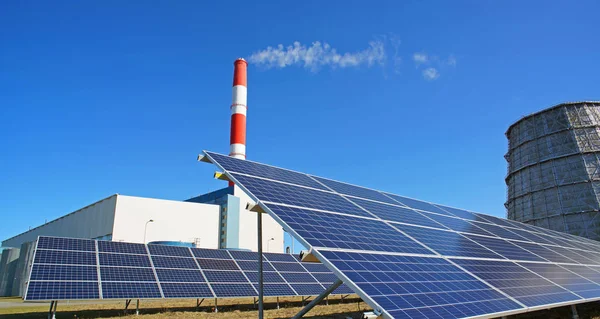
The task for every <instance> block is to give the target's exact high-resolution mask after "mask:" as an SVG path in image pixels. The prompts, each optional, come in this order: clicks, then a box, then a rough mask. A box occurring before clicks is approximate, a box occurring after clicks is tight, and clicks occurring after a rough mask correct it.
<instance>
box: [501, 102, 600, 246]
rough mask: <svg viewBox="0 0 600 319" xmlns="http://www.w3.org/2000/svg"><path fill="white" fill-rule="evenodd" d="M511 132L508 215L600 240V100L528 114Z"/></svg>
mask: <svg viewBox="0 0 600 319" xmlns="http://www.w3.org/2000/svg"><path fill="white" fill-rule="evenodd" d="M506 137H507V138H508V153H507V154H506V156H505V158H506V161H507V162H508V174H507V177H506V185H507V186H508V191H507V192H508V194H507V201H506V204H505V206H506V209H507V217H508V218H509V219H512V220H517V221H520V222H524V223H528V224H531V225H535V226H540V227H544V228H549V229H553V230H557V231H561V232H566V233H570V234H573V235H577V236H583V237H587V238H590V239H594V240H600V205H599V203H600V157H599V156H600V102H573V103H563V104H559V105H556V106H553V107H550V108H548V109H545V110H543V111H540V112H537V113H534V114H531V115H528V116H526V117H523V118H522V119H520V120H519V121H517V122H516V123H514V124H513V125H511V126H510V127H509V128H508V130H507V131H506Z"/></svg>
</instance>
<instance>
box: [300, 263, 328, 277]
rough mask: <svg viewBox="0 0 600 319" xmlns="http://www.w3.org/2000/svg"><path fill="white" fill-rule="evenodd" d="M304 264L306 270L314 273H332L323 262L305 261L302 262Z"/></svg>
mask: <svg viewBox="0 0 600 319" xmlns="http://www.w3.org/2000/svg"><path fill="white" fill-rule="evenodd" d="M302 266H304V268H306V270H308V272H310V273H313V274H314V273H321V272H325V273H330V274H332V273H331V271H329V269H327V267H325V265H323V264H321V263H310V262H304V263H302ZM332 275H333V274H332Z"/></svg>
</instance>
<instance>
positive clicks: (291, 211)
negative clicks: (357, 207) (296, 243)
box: [267, 204, 431, 254]
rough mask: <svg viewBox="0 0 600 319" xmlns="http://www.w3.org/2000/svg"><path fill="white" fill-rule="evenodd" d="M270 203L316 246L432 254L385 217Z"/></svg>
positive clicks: (272, 208) (284, 218)
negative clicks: (367, 216) (360, 216)
mask: <svg viewBox="0 0 600 319" xmlns="http://www.w3.org/2000/svg"><path fill="white" fill-rule="evenodd" d="M267 206H268V207H269V208H270V209H271V210H273V211H274V212H275V214H277V216H279V217H280V218H281V219H283V221H285V222H286V223H287V224H288V225H290V226H291V227H292V228H294V229H295V230H296V232H297V233H298V234H299V235H300V236H302V238H304V239H305V240H306V241H308V242H309V243H310V244H311V245H312V246H316V247H334V248H345V249H358V250H378V251H388V252H401V253H415V254H431V252H430V251H429V250H428V249H426V248H424V247H422V246H421V245H419V244H417V243H416V242H415V241H413V240H412V239H410V238H408V237H406V236H404V235H402V234H401V233H399V232H398V231H396V230H395V229H394V228H392V227H391V226H389V225H387V224H385V223H383V222H381V221H377V220H372V219H365V218H356V217H350V216H342V215H335V214H328V213H322V212H316V211H311V210H306V209H299V208H290V207H286V206H279V205H273V204H268V205H267ZM398 226H400V225H398Z"/></svg>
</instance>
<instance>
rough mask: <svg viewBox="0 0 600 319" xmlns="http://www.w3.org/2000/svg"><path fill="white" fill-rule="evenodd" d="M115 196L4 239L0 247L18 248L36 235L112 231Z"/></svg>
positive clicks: (91, 234) (79, 235)
mask: <svg viewBox="0 0 600 319" xmlns="http://www.w3.org/2000/svg"><path fill="white" fill-rule="evenodd" d="M117 196H119V195H112V196H110V197H108V198H105V199H103V200H100V201H98V202H95V203H93V204H91V205H89V206H86V207H84V208H81V209H79V210H77V211H75V212H72V213H70V214H68V215H65V216H63V217H60V218H58V219H55V220H52V221H50V222H48V223H46V224H44V225H41V226H38V227H36V228H34V229H32V230H29V231H27V232H24V233H22V234H20V235H17V236H14V237H12V238H9V239H6V240H4V241H3V242H2V247H16V248H20V247H21V244H23V243H26V242H30V241H34V240H36V239H37V237H38V236H41V235H44V236H57V237H76V238H97V237H100V236H105V235H108V234H110V233H111V232H112V229H113V221H114V217H115V214H114V212H115V205H116V201H117Z"/></svg>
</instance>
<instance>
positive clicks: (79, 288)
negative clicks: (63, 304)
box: [26, 281, 100, 300]
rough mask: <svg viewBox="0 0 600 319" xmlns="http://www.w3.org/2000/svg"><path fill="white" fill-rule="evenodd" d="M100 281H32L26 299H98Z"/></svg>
mask: <svg viewBox="0 0 600 319" xmlns="http://www.w3.org/2000/svg"><path fill="white" fill-rule="evenodd" d="M98 298H100V292H99V289H98V282H86V281H80V282H65V281H62V282H61V281H54V282H52V281H31V282H29V284H28V287H27V299H26V300H65V299H98Z"/></svg>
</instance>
